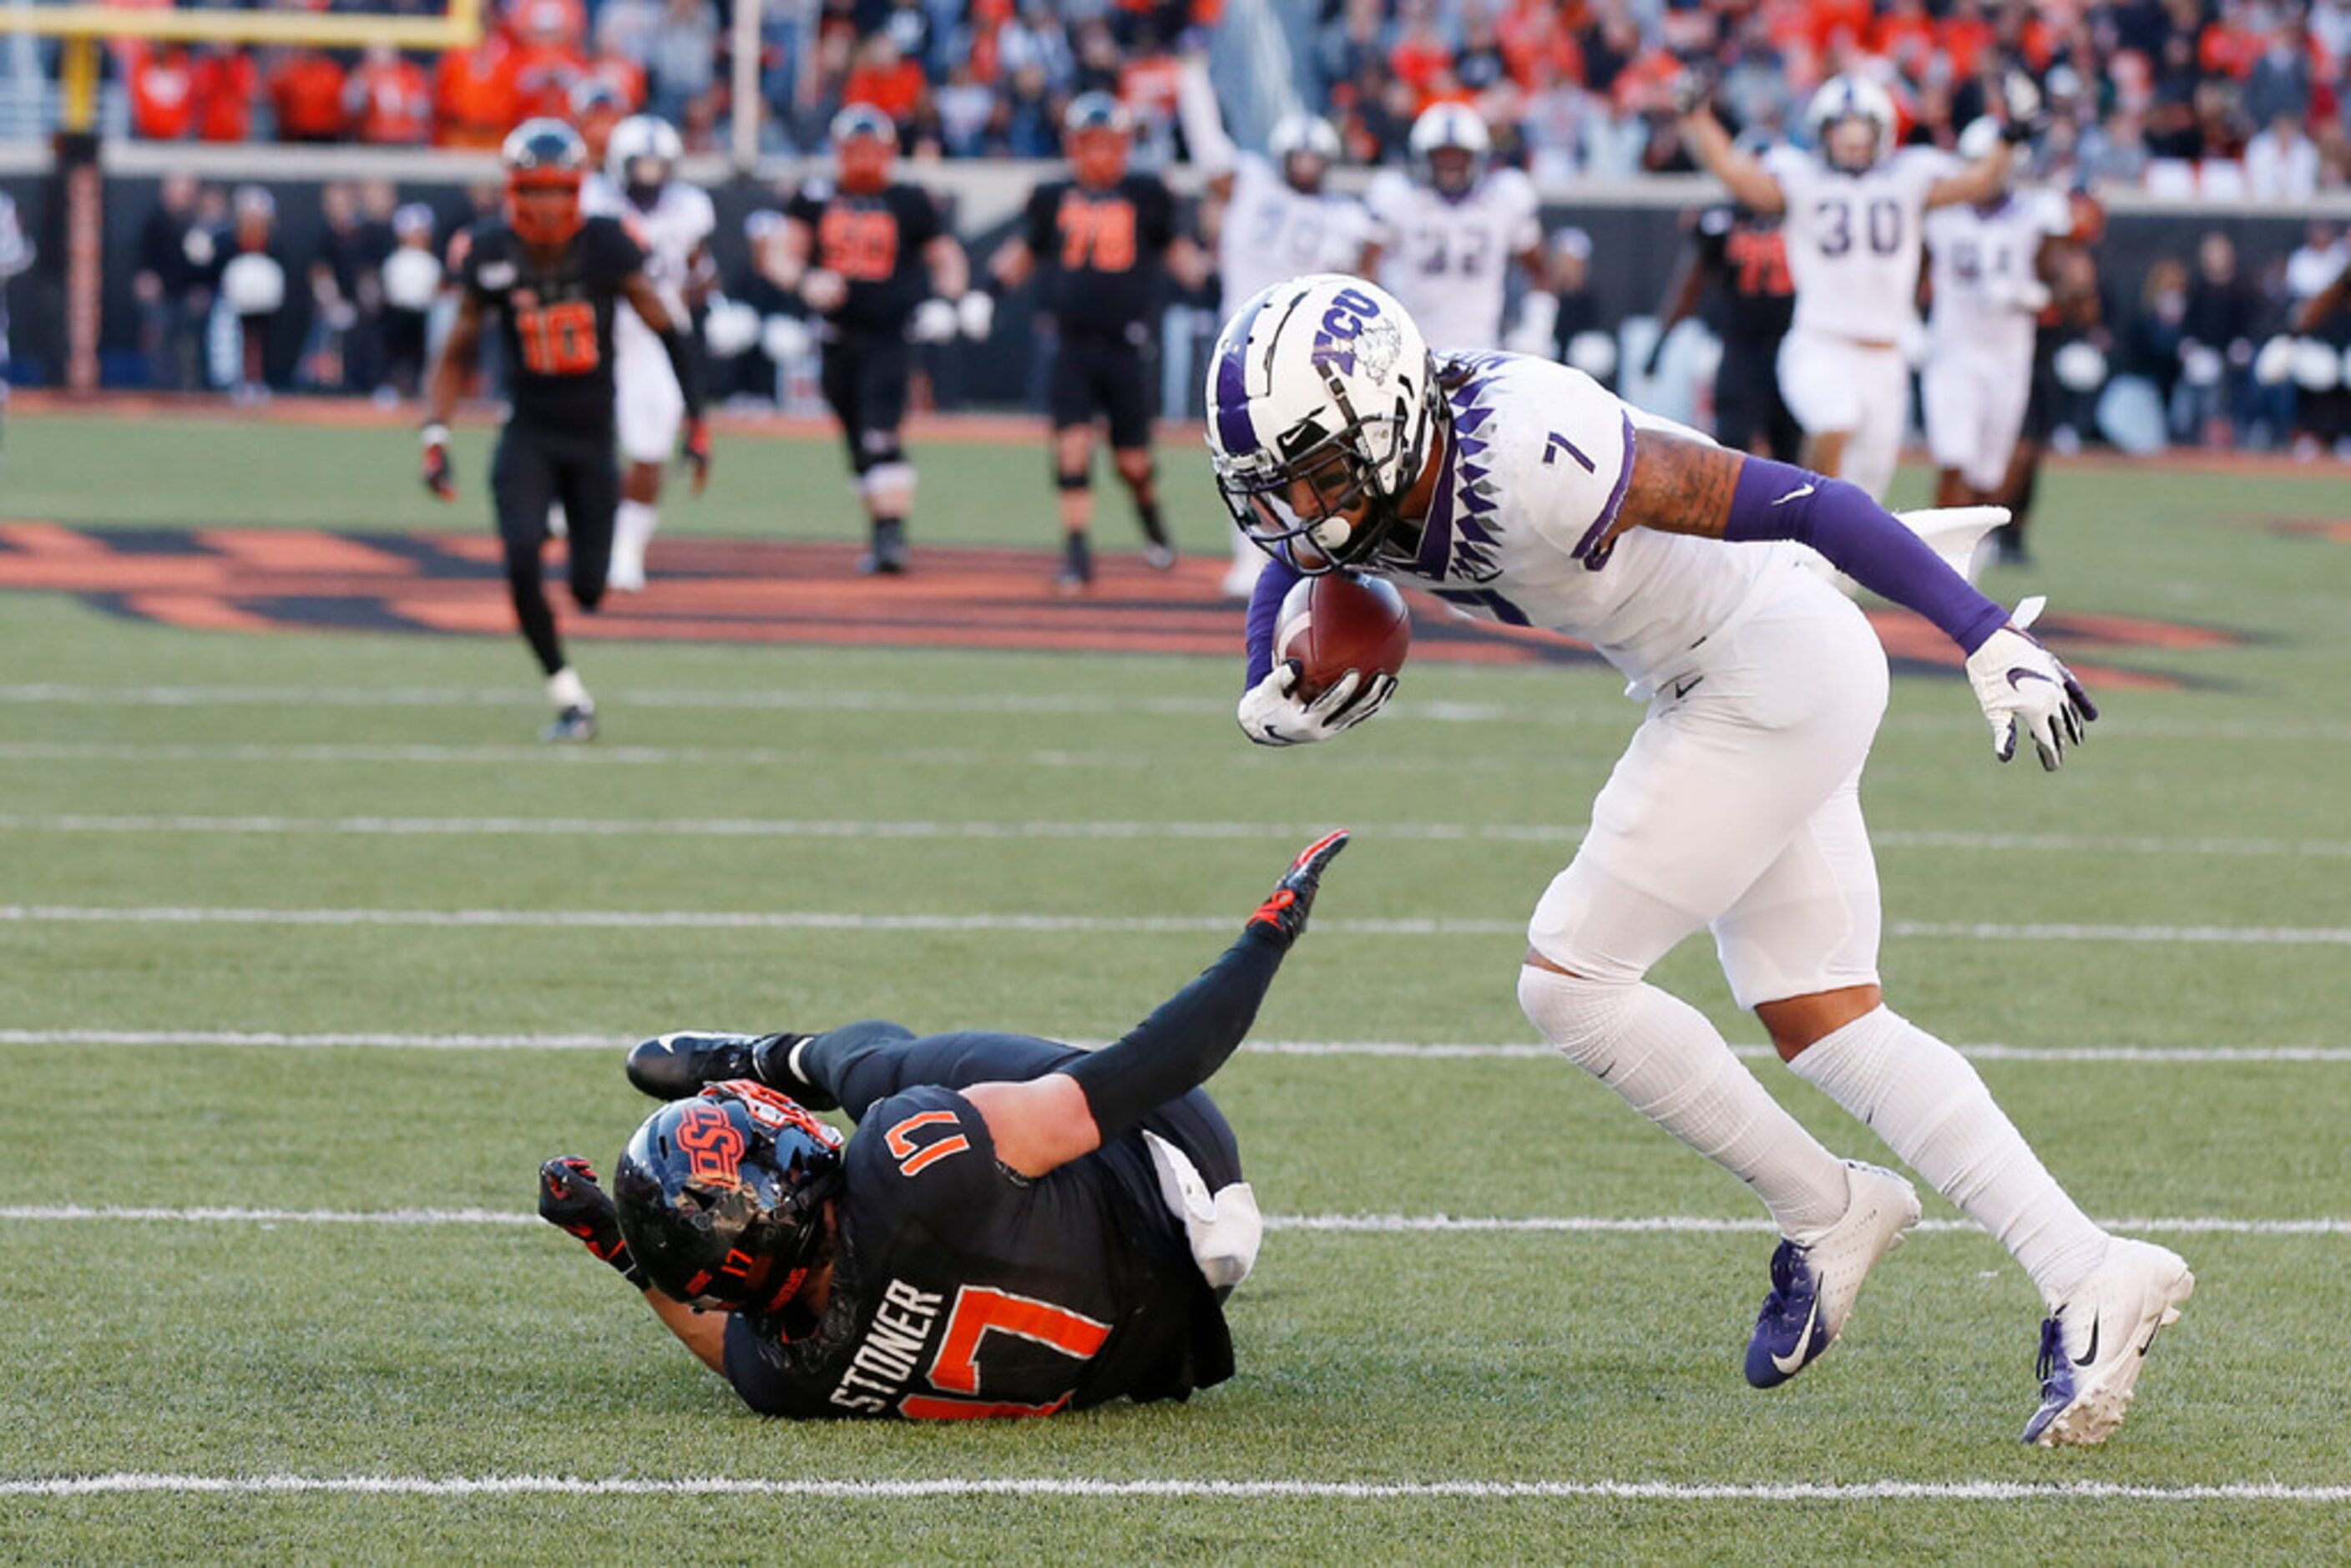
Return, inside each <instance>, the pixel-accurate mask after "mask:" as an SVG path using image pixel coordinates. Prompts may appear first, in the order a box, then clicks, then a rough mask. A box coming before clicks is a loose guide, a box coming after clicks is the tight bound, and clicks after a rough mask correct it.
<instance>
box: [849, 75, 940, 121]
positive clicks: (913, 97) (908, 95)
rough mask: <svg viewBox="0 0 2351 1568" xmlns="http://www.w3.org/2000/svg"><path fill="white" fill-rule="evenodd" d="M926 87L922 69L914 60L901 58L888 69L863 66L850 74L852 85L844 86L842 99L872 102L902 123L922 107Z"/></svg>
mask: <svg viewBox="0 0 2351 1568" xmlns="http://www.w3.org/2000/svg"><path fill="white" fill-rule="evenodd" d="M923 88H924V80H923V68H922V67H920V66H918V65H916V64H915V63H914V61H912V60H908V59H902V60H900V61H899V62H898V63H897V65H895V66H894V67H893V68H890V69H889V70H886V71H877V70H875V69H873V68H872V67H870V66H862V65H861V66H859V67H858V68H856V69H854V70H852V71H851V72H850V73H849V85H848V86H847V87H845V88H843V89H841V102H843V103H867V104H872V106H873V107H874V108H875V109H878V110H881V111H882V112H883V113H884V114H886V115H888V116H889V117H890V118H891V119H892V120H897V121H899V122H900V123H902V124H903V123H904V121H906V120H911V119H913V118H914V110H917V109H919V108H920V107H922V102H923Z"/></svg>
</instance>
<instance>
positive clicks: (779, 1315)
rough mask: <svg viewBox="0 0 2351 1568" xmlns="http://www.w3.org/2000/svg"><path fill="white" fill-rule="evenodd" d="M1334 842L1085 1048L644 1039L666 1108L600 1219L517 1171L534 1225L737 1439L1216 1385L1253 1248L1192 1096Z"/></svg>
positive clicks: (995, 1037) (873, 1033) (601, 1198)
mask: <svg viewBox="0 0 2351 1568" xmlns="http://www.w3.org/2000/svg"><path fill="white" fill-rule="evenodd" d="M1346 842H1347V835H1346V833H1345V832H1344V831H1340V832H1335V833H1332V834H1330V835H1329V836H1328V837H1325V838H1322V839H1321V840H1318V841H1315V842H1314V843H1312V844H1310V845H1308V846H1307V848H1306V849H1305V851H1304V852H1301V854H1300V855H1299V856H1298V858H1297V859H1296V860H1295V861H1293V862H1290V869H1289V870H1288V871H1287V872H1286V873H1284V874H1283V876H1282V878H1281V880H1280V883H1277V884H1276V886H1275V888H1274V891H1273V895H1272V896H1271V897H1270V898H1269V899H1267V900H1266V902H1265V903H1264V904H1262V905H1261V906H1259V909H1258V911H1257V913H1256V914H1255V915H1252V916H1250V918H1249V923H1248V925H1245V926H1244V927H1243V928H1242V931H1241V936H1240V938H1239V940H1238V941H1237V942H1235V943H1234V944H1233V945H1232V946H1230V947H1229V948H1228V949H1227V950H1226V952H1225V954H1224V956H1222V957H1220V958H1218V959H1217V961H1216V963H1215V964H1213V965H1211V966H1210V967H1208V968H1207V971H1206V972H1204V973H1203V974H1202V975H1201V976H1200V977H1198V978H1197V979H1196V980H1194V981H1193V982H1192V983H1191V984H1190V985H1188V986H1186V987H1185V988H1184V989H1182V990H1181V991H1179V992H1177V993H1176V994H1175V997H1173V998H1170V999H1169V1000H1168V1001H1167V1002H1165V1003H1164V1004H1163V1005H1162V1006H1161V1007H1160V1008H1159V1009H1158V1010H1157V1011H1156V1012H1155V1013H1153V1014H1152V1015H1151V1016H1150V1017H1149V1018H1148V1019H1144V1021H1143V1022H1142V1023H1141V1024H1139V1025H1137V1026H1136V1028H1135V1029H1134V1030H1133V1032H1131V1033H1130V1034H1128V1035H1127V1037H1126V1038H1125V1039H1123V1040H1120V1041H1119V1042H1118V1043H1117V1044H1115V1045H1112V1046H1109V1047H1107V1048H1105V1049H1103V1050H1102V1051H1078V1050H1076V1049H1074V1048H1072V1047H1070V1046H1066V1045H1061V1044H1057V1043H1055V1042H1053V1041H1050V1040H1039V1039H1035V1038H1033V1037H1031V1036H1027V1035H1015V1034H990V1033H980V1032H968V1033H956V1034H938V1035H930V1036H927V1037H925V1038H920V1039H917V1038H916V1037H914V1035H912V1034H910V1033H908V1032H907V1031H906V1030H904V1029H902V1028H900V1027H899V1026H897V1025H895V1024H891V1023H883V1022H878V1021H877V1022H868V1023H858V1024H851V1025H849V1026H848V1027H846V1028H843V1029H836V1030H831V1031H829V1032H827V1033H824V1034H817V1035H798V1034H775V1035H766V1036H761V1037H758V1038H752V1037H747V1036H740V1035H664V1036H663V1037H662V1038H660V1039H658V1040H647V1041H646V1042H645V1043H644V1044H643V1045H640V1046H638V1047H637V1048H636V1049H635V1050H634V1051H631V1052H630V1054H629V1077H630V1080H631V1081H632V1082H634V1083H635V1084H636V1085H637V1086H638V1087H639V1088H640V1089H643V1090H644V1091H645V1092H647V1093H650V1094H653V1095H654V1096H655V1097H656V1098H662V1099H668V1100H670V1101H671V1103H668V1104H665V1105H664V1106H663V1108H662V1109H661V1110H659V1111H657V1112H655V1113H653V1116H652V1117H651V1118H650V1119H649V1120H648V1121H647V1122H646V1123H645V1124H644V1125H643V1126H642V1127H640V1128H639V1129H638V1130H637V1134H636V1135H635V1136H634V1137H633V1138H632V1139H631V1140H630V1141H629V1145H628V1147H627V1149H626V1150H625V1151H624V1152H623V1153H622V1155H621V1165H620V1169H619V1172H618V1174H617V1176H615V1178H614V1181H613V1190H612V1193H611V1196H609V1197H608V1196H606V1194H605V1193H604V1192H603V1190H602V1189H601V1187H599V1186H597V1184H596V1177H595V1173H594V1172H593V1171H592V1170H590V1168H589V1167H588V1166H587V1164H586V1162H585V1161H582V1160H580V1159H579V1158H577V1157H576V1156H564V1157H560V1158H558V1159H552V1160H549V1161H548V1162H547V1164H546V1165H544V1166H541V1167H540V1169H539V1203H538V1207H539V1213H540V1214H541V1215H542V1216H544V1217H545V1218H547V1219H548V1220H549V1222H551V1223H553V1224H555V1225H558V1226H560V1227H561V1228H563V1229H565V1230H567V1231H569V1232H570V1233H571V1234H572V1235H574V1236H576V1237H578V1238H580V1239H581V1240H582V1241H584V1242H586V1243H587V1245H588V1249H589V1250H590V1252H591V1253H593V1254H594V1255H595V1256H596V1257H597V1258H599V1259H601V1260H603V1261H604V1262H607V1263H609V1264H611V1266H612V1267H613V1268H615V1269H617V1270H620V1271H621V1273H622V1275H623V1276H624V1277H626V1278H627V1279H628V1281H629V1282H630V1283H632V1284H633V1285H635V1286H637V1287H638V1288H639V1289H640V1290H643V1291H644V1292H645V1300H646V1301H647V1303H648V1304H649V1305H651V1306H652V1308H653V1311H654V1312H655V1313H657V1314H658V1315H659V1316H660V1318H661V1320H662V1322H664V1323H665V1324H667V1325H668V1326H669V1328H670V1329H671V1330H672V1331H673V1332H674V1333H676V1335H677V1337H678V1338H679V1339H681V1340H683V1341H684V1342H685V1344H686V1346H687V1348H689V1349H690V1350H692V1351H693V1352H694V1354H695V1355H696V1356H698V1357H700V1358H701V1360H702V1362H703V1364H705V1365H706V1366H708V1367H709V1368H710V1369H711V1370H712V1371H713V1372H716V1373H718V1374H720V1375H722V1376H724V1377H725V1378H726V1380H727V1381H728V1382H729V1383H731V1384H732V1385H734V1386H735V1389H736V1392H737V1393H738V1394H740V1395H741V1396H742V1397H743V1400H744V1402H745V1403H746V1404H747V1405H749V1406H751V1408H753V1409H754V1410H758V1411H759V1412H761V1413H763V1414H765V1415H770V1416H900V1417H910V1418H915V1419H924V1418H928V1419H940V1420H952V1419H961V1418H967V1417H972V1416H1046V1415H1050V1414H1052V1413H1054V1412H1055V1411H1058V1410H1064V1409H1083V1408H1085V1407H1086V1406H1090V1405H1099V1404H1102V1403H1103V1402H1105V1401H1108V1400H1112V1399H1117V1398H1122V1397H1123V1398H1129V1399H1134V1400H1138V1401H1142V1400H1153V1399H1182V1398H1185V1397H1186V1396H1188V1395H1189V1394H1190V1393H1191V1392H1192V1390H1193V1389H1195V1388H1204V1387H1207V1386H1208V1385H1211V1384H1215V1383H1220V1382H1222V1381H1223V1380H1224V1379H1225V1378H1227V1377H1228V1376H1230V1375H1232V1370H1233V1355H1232V1340H1231V1336H1230V1335H1229V1333H1228V1332H1227V1329H1226V1326H1225V1319H1224V1312H1223V1308H1222V1303H1223V1300H1224V1298H1225V1296H1226V1295H1227V1294H1228V1292H1229V1291H1230V1290H1231V1288H1232V1287H1233V1286H1234V1285H1236V1284H1238V1283H1239V1281H1241V1279H1242V1278H1243V1277H1244V1276H1246V1275H1247V1274H1248V1272H1249V1266H1250V1264H1251V1263H1252V1262H1253V1261H1254V1260H1255V1258H1256V1255H1257V1247H1258V1242H1259V1238H1260V1236H1261V1234H1262V1229H1263V1227H1262V1224H1261V1222H1260V1220H1259V1216H1258V1211H1257V1200H1256V1197H1255V1195H1254V1194H1253V1193H1251V1192H1250V1190H1249V1186H1248V1184H1247V1183H1246V1182H1244V1181H1243V1180H1242V1179H1241V1169H1240V1152H1239V1149H1238V1145H1236V1144H1235V1143H1234V1140H1233V1134H1232V1129H1231V1128H1230V1127H1228V1125H1226V1123H1225V1119H1224V1117H1223V1115H1222V1114H1221V1113H1219V1112H1218V1111H1217V1107H1216V1106H1215V1104H1214V1103H1211V1102H1210V1101H1209V1099H1208V1097H1207V1094H1206V1093H1204V1092H1202V1091H1201V1090H1200V1088H1199V1085H1200V1084H1201V1083H1202V1082H1206V1081H1207V1077H1208V1076H1209V1074H1211V1073H1213V1072H1214V1071H1216V1070H1217V1068H1218V1067H1219V1066H1221V1065H1222V1064H1223V1062H1224V1061H1225V1059H1226V1058H1227V1057H1228V1056H1230V1055H1231V1054H1232V1052H1233V1051H1234V1050H1235V1049H1236V1048H1237V1047H1238V1046H1239V1044H1240V1042H1241V1040H1242V1037H1243V1036H1244V1035H1246V1034H1247V1033H1248V1032H1249V1025H1250V1023H1251V1021H1252V1020H1253V1019H1255V1017H1256V1015H1257V1009H1258V1004H1259V1001H1261V1000H1262V999H1263V998H1264V996H1265V992H1266V988H1268V987H1269V986H1270V985H1271V984H1272V982H1273V977H1274V972H1275V971H1276V970H1277V969H1278V968H1279V967H1280V965H1281V960H1282V957H1283V956H1284V955H1285V954H1287V953H1288V952H1289V950H1290V944H1291V943H1293V942H1294V941H1296V940H1297V938H1298V935H1299V933H1300V932H1301V931H1302V930H1303V929H1304V928H1305V925H1306V917H1307V914H1308V912H1309V910H1310V909H1311V906H1312V904H1313V902H1314V894H1315V889H1316V887H1317V885H1318V883H1320V881H1321V878H1322V871H1323V868H1324V867H1325V866H1327V865H1328V864H1329V863H1330V862H1331V861H1332V858H1333V857H1334V856H1336V855H1337V854H1338V852H1340V851H1341V850H1342V849H1343V848H1345V847H1346ZM705 1085H708V1087H705ZM697 1091H699V1092H698V1093H697ZM678 1096H691V1098H673V1097H678ZM835 1106H838V1107H839V1108H840V1109H841V1110H842V1111H845V1112H846V1113H848V1114H849V1115H850V1116H851V1117H852V1118H853V1119H855V1120H856V1122H857V1123H858V1124H859V1131H858V1133H857V1134H856V1135H855V1136H854V1137H852V1138H851V1139H849V1140H848V1144H847V1146H846V1147H845V1148H844V1147H843V1146H842V1142H841V1135H840V1134H838V1133H836V1132H834V1131H833V1129H832V1128H831V1127H830V1126H828V1125H826V1124H824V1123H822V1122H820V1121H818V1120H817V1119H816V1118H815V1117H814V1116H812V1115H810V1113H809V1111H808V1110H807V1109H804V1107H816V1108H825V1109H830V1108H832V1107H835Z"/></svg>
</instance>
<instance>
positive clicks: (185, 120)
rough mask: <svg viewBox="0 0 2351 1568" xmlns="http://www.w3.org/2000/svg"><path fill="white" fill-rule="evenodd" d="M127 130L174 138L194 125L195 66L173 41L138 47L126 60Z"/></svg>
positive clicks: (153, 138)
mask: <svg viewBox="0 0 2351 1568" xmlns="http://www.w3.org/2000/svg"><path fill="white" fill-rule="evenodd" d="M130 71H131V134H132V135H134V136H140V137H144V138H145V139H147V140H148V141H179V140H180V139H181V138H182V137H183V136H185V135H187V134H188V132H189V131H193V130H194V129H195V125H196V93H195V69H194V68H193V65H191V64H190V62H189V60H188V51H187V50H186V49H184V48H183V47H180V46H179V45H177V44H164V45H161V46H159V47H152V48H150V47H146V46H144V45H141V46H140V47H138V48H137V49H136V50H135V52H134V53H133V54H132V56H131V61H130Z"/></svg>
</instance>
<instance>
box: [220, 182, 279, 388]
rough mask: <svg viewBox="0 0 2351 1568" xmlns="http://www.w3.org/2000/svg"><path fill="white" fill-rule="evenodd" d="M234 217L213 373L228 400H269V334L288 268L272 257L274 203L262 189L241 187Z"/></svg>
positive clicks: (222, 281) (222, 279)
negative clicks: (222, 317) (226, 391)
mask: <svg viewBox="0 0 2351 1568" xmlns="http://www.w3.org/2000/svg"><path fill="white" fill-rule="evenodd" d="M235 216H236V223H235V229H234V231H233V232H232V237H231V242H230V244H229V246H227V247H226V248H227V250H228V252H229V255H228V257H227V260H226V262H225V265H224V266H223V267H222V268H221V274H220V294H219V304H218V306H217V307H216V311H217V313H219V314H221V315H222V316H224V317H225V319H224V320H223V322H222V324H221V325H222V328H223V331H222V333H221V340H222V341H221V342H220V343H219V345H218V346H219V347H220V348H221V350H223V351H222V352H221V353H219V354H217V355H216V356H215V358H214V379H215V381H216V382H218V383H219V384H221V385H224V386H225V387H227V388H228V393H229V398H230V401H232V402H236V403H240V404H250V403H257V402H266V401H268V397H269V384H268V383H269V369H270V361H269V350H270V335H271V331H272V329H273V328H274V327H275V326H276V325H277V319H278V316H279V314H280V313H281V312H282V311H283V310H284V308H285V304H286V266H285V263H284V262H283V261H282V260H281V259H280V258H279V257H278V256H277V254H276V247H277V199H276V198H275V197H273V196H271V195H270V193H269V192H268V191H267V190H266V189H265V188H264V187H262V186H260V185H239V186H238V187H237V188H236V200H235Z"/></svg>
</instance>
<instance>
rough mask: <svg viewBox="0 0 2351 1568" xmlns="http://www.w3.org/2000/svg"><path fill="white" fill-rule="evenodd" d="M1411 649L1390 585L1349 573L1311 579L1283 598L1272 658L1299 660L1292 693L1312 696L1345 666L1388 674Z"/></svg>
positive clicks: (1407, 621) (1399, 599)
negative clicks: (1296, 683) (1294, 689)
mask: <svg viewBox="0 0 2351 1568" xmlns="http://www.w3.org/2000/svg"><path fill="white" fill-rule="evenodd" d="M1411 647H1412V616H1411V615H1410V613H1409V612H1406V611H1405V605H1404V595H1403V594H1401V593H1398V592H1397V591H1395V586H1394V585H1393V584H1391V583H1388V582H1385V581H1383V580H1380V579H1379V578H1376V577H1358V576H1356V575H1355V574H1354V573H1353V572H1338V571H1334V572H1327V573H1324V574H1323V575H1322V576H1320V577H1310V578H1307V579H1305V580H1302V581H1301V582H1299V583H1298V584H1297V585H1296V586H1294V587H1292V588H1291V589H1290V591H1289V592H1288V593H1287V594H1285V595H1283V596H1282V601H1281V612H1280V615H1279V616H1277V617H1276V618H1275V621H1274V623H1273V656H1274V660H1275V662H1276V663H1279V662H1280V661H1281V660H1284V659H1295V660H1297V661H1298V686H1297V695H1299V696H1301V697H1302V698H1306V699H1308V700H1311V699H1312V698H1314V697H1317V696H1319V695H1322V693H1323V692H1325V691H1327V690H1329V689H1330V687H1331V686H1332V685H1333V684H1335V683H1336V682H1337V681H1338V680H1339V678H1340V677H1341V676H1343V675H1344V674H1346V673H1347V672H1348V671H1349V670H1361V671H1363V672H1364V674H1365V675H1370V674H1374V673H1377V674H1384V675H1393V674H1397V673H1398V672H1399V671H1401V670H1402V669H1403V668H1404V660H1405V653H1407V652H1408V651H1409V650H1410V649H1411Z"/></svg>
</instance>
